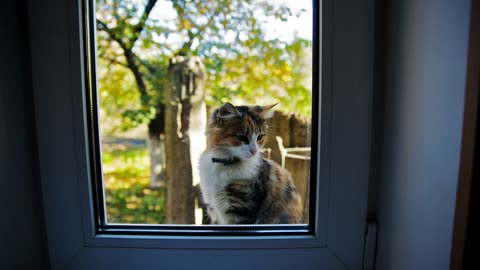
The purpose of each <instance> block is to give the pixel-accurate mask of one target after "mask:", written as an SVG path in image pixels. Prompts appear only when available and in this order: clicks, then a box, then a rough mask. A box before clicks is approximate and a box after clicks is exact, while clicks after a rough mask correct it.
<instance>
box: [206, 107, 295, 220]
mask: <svg viewBox="0 0 480 270" xmlns="http://www.w3.org/2000/svg"><path fill="white" fill-rule="evenodd" d="M275 105H277V104H273V105H269V106H234V105H232V104H230V103H226V104H224V105H223V106H222V107H220V108H218V109H216V110H215V111H214V112H213V113H212V114H211V115H210V117H209V119H208V127H207V149H206V150H205V151H204V152H203V153H202V155H201V157H200V165H199V167H200V189H201V192H202V197H203V202H204V203H205V204H206V206H207V214H208V217H209V218H210V223H212V224H222V225H223V224H292V223H301V222H302V210H303V204H302V199H301V197H300V195H299V194H298V193H297V191H296V188H295V184H294V182H293V180H292V177H291V175H290V173H289V172H288V171H287V170H286V169H284V168H282V167H281V166H280V165H278V164H277V163H275V162H274V161H272V160H269V159H266V158H264V157H263V156H262V153H261V152H262V146H263V145H264V143H265V141H266V133H267V129H268V126H267V121H268V120H269V119H270V118H271V117H272V116H273V114H274V111H273V110H272V108H273V107H274V106H275Z"/></svg>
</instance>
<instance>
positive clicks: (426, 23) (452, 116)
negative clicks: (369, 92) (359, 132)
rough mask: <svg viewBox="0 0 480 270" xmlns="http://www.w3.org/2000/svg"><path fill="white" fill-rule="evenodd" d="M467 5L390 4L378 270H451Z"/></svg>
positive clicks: (443, 1)
mask: <svg viewBox="0 0 480 270" xmlns="http://www.w3.org/2000/svg"><path fill="white" fill-rule="evenodd" d="M469 17H470V1H468V0H457V1H450V0H430V1H428V0H425V1H418V0H405V1H387V6H386V27H385V28H386V34H385V35H386V44H385V46H386V47H385V49H386V51H385V52H386V54H385V62H384V67H385V73H386V78H385V83H384V87H385V88H384V96H385V103H384V115H383V119H384V122H383V126H384V132H383V144H382V145H383V150H382V155H381V162H380V166H381V173H380V183H379V188H378V221H379V235H378V247H377V264H376V269H382V270H384V269H402V270H403V269H410V270H412V269H436V270H441V269H448V268H449V262H450V251H451V250H450V249H451V239H452V229H453V217H454V207H455V195H456V188H457V177H458V169H459V154H460V140H461V131H462V120H463V119H462V117H463V108H464V93H465V78H466V66H467V44H468V40H467V39H468V29H469V25H468V23H469Z"/></svg>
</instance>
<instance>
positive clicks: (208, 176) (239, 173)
mask: <svg viewBox="0 0 480 270" xmlns="http://www.w3.org/2000/svg"><path fill="white" fill-rule="evenodd" d="M213 156H214V155H212V153H204V154H203V155H202V157H201V159H200V176H201V177H200V178H201V180H200V181H201V182H200V184H201V186H202V190H203V192H206V193H212V194H210V195H213V193H220V192H222V191H223V190H224V189H225V187H226V186H228V185H230V184H231V183H232V182H234V181H235V180H238V179H253V178H255V177H256V176H257V174H258V163H259V160H257V159H252V160H247V161H242V162H240V163H238V164H231V165H223V164H221V163H213V162H212V157H213Z"/></svg>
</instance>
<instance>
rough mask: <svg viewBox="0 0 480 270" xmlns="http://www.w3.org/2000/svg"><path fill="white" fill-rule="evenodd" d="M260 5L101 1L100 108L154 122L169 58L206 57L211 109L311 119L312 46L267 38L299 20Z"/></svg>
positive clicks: (127, 119)
mask: <svg viewBox="0 0 480 270" xmlns="http://www.w3.org/2000/svg"><path fill="white" fill-rule="evenodd" d="M273 3H275V2H273V1H261V0H241V1H239V0H220V1H217V0H198V1H187V0H185V1H157V0H122V1H120V0H97V4H96V14H97V41H98V56H99V60H98V65H99V82H100V84H99V86H100V89H99V93H100V95H101V98H100V100H101V108H102V110H103V111H104V112H105V114H107V115H108V116H109V117H110V116H113V115H118V114H119V113H121V114H122V116H123V117H121V119H123V120H122V121H123V126H124V127H125V128H129V127H134V126H136V125H140V124H143V123H148V121H149V120H150V119H152V117H153V116H154V115H155V110H156V109H157V108H158V104H160V103H162V94H163V92H164V90H165V82H166V70H167V66H168V59H169V58H170V57H172V56H173V55H176V54H183V55H199V56H200V57H201V58H202V59H203V61H204V63H205V66H206V68H207V72H208V80H207V103H208V104H209V105H211V106H218V105H220V104H221V103H223V102H226V101H232V102H236V103H248V104H264V103H268V102H275V101H280V106H279V107H280V109H282V110H284V111H290V112H299V113H302V114H304V115H310V113H311V89H310V85H309V80H310V76H311V74H310V73H311V67H310V65H311V49H310V48H311V41H309V40H305V39H301V38H299V37H294V38H293V39H292V40H291V41H285V40H281V39H279V38H275V37H273V38H268V39H267V30H266V26H267V23H269V22H271V21H272V20H280V21H288V20H289V19H290V18H292V16H299V15H300V13H301V12H302V11H298V12H296V13H295V14H294V12H293V11H292V10H291V9H290V8H289V7H287V6H285V5H281V4H280V5H279V4H277V3H275V4H273Z"/></svg>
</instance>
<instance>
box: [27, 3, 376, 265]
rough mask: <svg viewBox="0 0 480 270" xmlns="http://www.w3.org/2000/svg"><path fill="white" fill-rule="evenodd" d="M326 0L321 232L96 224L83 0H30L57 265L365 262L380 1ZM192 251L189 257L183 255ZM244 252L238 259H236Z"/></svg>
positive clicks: (47, 208) (41, 146)
mask: <svg viewBox="0 0 480 270" xmlns="http://www.w3.org/2000/svg"><path fill="white" fill-rule="evenodd" d="M319 3H320V4H319V6H320V12H321V16H320V17H321V21H320V23H319V25H320V29H319V32H320V33H319V36H320V37H321V42H320V47H321V50H320V63H321V66H320V70H319V72H320V74H318V78H319V83H320V84H321V88H320V89H321V95H320V97H319V98H320V100H319V102H320V104H321V106H320V109H321V111H320V118H321V121H320V123H319V127H320V130H321V132H320V134H318V135H319V142H320V147H318V148H319V149H318V150H319V153H318V157H319V158H318V159H317V164H316V166H317V167H318V168H319V170H318V173H317V176H316V179H317V181H318V179H319V178H321V179H322V181H318V185H317V200H316V201H315V202H311V204H312V203H315V204H316V205H317V207H316V209H317V211H316V215H315V218H316V219H317V221H316V222H315V224H316V228H315V231H314V234H313V235H291V236H284V235H282V236H195V237H192V236H175V235H171V236H165V235H164V236H151V235H117V234H115V235H108V234H97V233H96V232H95V226H94V225H95V221H94V220H93V219H92V217H93V215H92V211H93V208H92V205H93V200H94V197H93V196H92V194H91V192H90V184H91V182H90V181H91V179H90V171H89V170H90V167H89V166H90V165H89V164H90V162H89V158H90V157H89V154H88V148H87V136H88V135H87V133H86V130H87V129H86V126H85V125H86V123H87V119H86V115H85V106H84V104H85V102H86V100H85V96H84V93H85V92H86V90H85V89H86V87H87V83H88V81H87V80H85V78H86V74H85V72H86V70H87V69H86V68H85V67H86V65H87V64H88V62H87V61H88V58H86V57H85V55H84V44H83V38H84V36H83V30H84V27H85V25H83V24H82V21H83V18H82V16H83V15H82V14H83V5H82V1H81V0H69V1H63V0H46V1H35V0H29V2H28V8H29V14H30V22H29V26H30V33H29V34H30V42H31V44H30V45H31V46H30V48H31V55H32V76H33V94H34V104H35V105H34V106H35V108H34V109H35V116H36V118H35V125H36V130H37V132H36V133H37V138H36V140H37V147H38V157H39V167H40V181H41V185H42V198H43V204H44V215H45V220H46V229H47V240H48V247H49V255H50V262H51V265H52V268H53V269H57V268H62V269H64V268H66V269H70V268H73V269H100V268H103V269H105V268H106V269H117V268H118V269H128V268H130V267H134V266H138V265H144V266H148V267H146V269H147V268H155V267H158V266H168V265H177V266H183V267H180V268H193V267H198V266H199V265H198V263H199V262H211V261H213V260H215V262H216V266H217V267H218V268H220V267H222V268H225V267H228V268H229V269H244V268H245V265H252V264H254V263H259V265H260V266H262V267H268V266H277V268H280V269H283V268H285V269H286V268H292V267H296V268H299V267H300V268H302V269H317V268H322V266H323V267H326V268H327V269H361V267H362V263H363V249H364V247H363V243H364V237H365V229H366V214H367V196H368V182H369V167H370V145H371V142H370V130H371V107H372V106H371V104H372V93H373V52H374V1H373V0H363V1H355V0H336V1H333V0H323V1H320V0H319ZM352 41H355V42H352ZM345 77H347V78H348V79H345ZM317 109H318V108H317ZM312 165H315V164H312ZM312 180H314V178H313V177H312ZM186 254H188V256H190V257H189V258H191V259H190V260H185V259H184V258H185V255H186ZM236 256H242V257H241V258H242V261H241V262H238V263H235V261H232V258H235V257H236ZM196 259H198V260H196ZM292 259H293V260H292ZM292 261H293V262H292ZM214 268H215V267H214Z"/></svg>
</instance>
